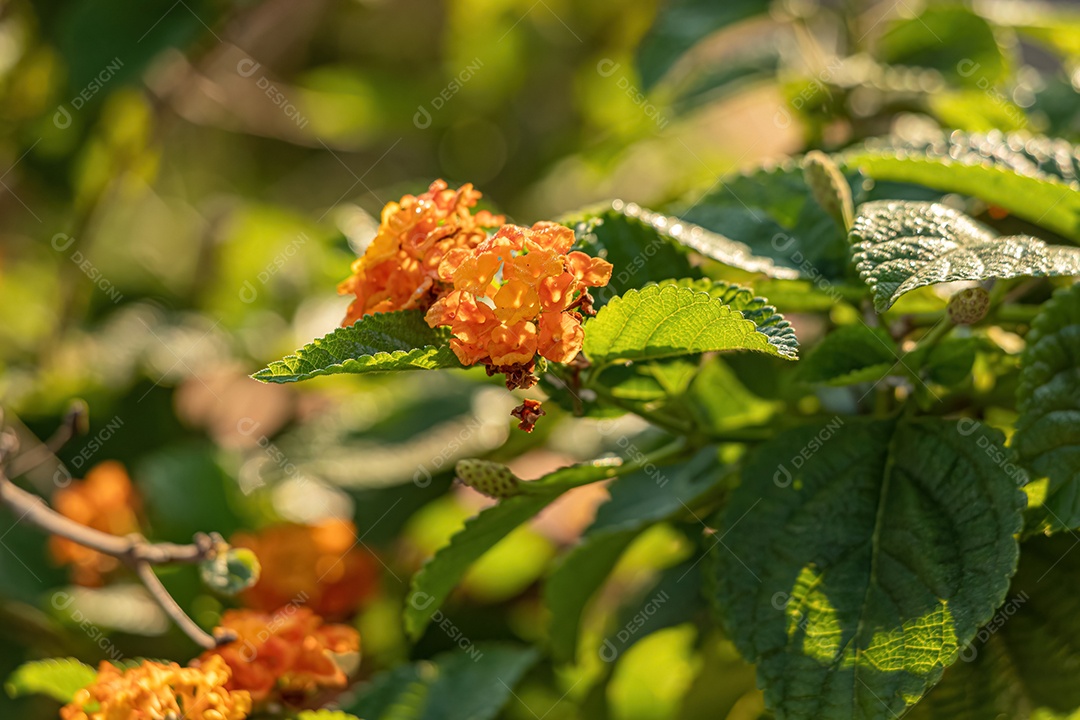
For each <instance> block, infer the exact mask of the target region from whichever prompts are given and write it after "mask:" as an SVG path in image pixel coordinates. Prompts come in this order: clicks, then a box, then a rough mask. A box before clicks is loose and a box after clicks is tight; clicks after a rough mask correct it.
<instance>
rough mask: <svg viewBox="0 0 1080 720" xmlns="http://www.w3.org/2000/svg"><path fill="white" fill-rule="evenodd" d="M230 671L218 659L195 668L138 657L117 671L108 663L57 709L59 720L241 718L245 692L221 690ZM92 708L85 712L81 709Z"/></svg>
mask: <svg viewBox="0 0 1080 720" xmlns="http://www.w3.org/2000/svg"><path fill="white" fill-rule="evenodd" d="M230 674H231V672H230V670H229V666H228V665H226V663H225V662H224V661H223V660H222V659H221V658H220V657H213V658H209V659H208V660H207V661H206V662H204V663H202V664H201V665H200V667H197V668H194V667H191V668H182V667H180V666H179V665H177V664H176V663H168V664H167V665H166V664H163V663H157V662H150V661H144V662H143V663H142V664H141V665H138V666H136V667H133V668H128V669H126V670H121V669H119V668H118V667H116V666H115V665H112V664H110V663H108V662H102V663H101V665H100V666H99V668H98V675H97V679H96V680H95V681H94V682H93V684H91V685H90V686H88V687H85V688H83V689H82V690H79V691H78V692H77V693H75V698H74V699H73V700H72V701H71V702H70V703H68V704H67V705H65V706H64V707H63V708H61V709H60V717H61V718H62V719H63V720H164V718H184V719H185V720H243V719H244V718H246V717H247V716H248V713H250V712H251V696H250V695H249V694H248V693H247V692H244V691H243V690H238V691H232V690H228V689H226V685H227V684H228V683H229V676H230ZM88 706H89V707H92V708H93V709H92V710H89V711H88V710H87V709H86V708H87V707H88Z"/></svg>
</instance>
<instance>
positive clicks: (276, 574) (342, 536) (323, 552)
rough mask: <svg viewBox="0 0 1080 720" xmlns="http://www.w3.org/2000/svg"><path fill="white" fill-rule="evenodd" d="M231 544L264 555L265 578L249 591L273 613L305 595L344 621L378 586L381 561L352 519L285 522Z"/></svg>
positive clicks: (251, 601) (259, 606)
mask: <svg viewBox="0 0 1080 720" xmlns="http://www.w3.org/2000/svg"><path fill="white" fill-rule="evenodd" d="M230 544H231V545H233V546H234V547H242V548H249V549H250V550H251V551H252V552H254V553H255V555H256V557H258V558H259V564H260V565H261V566H262V572H261V573H260V575H259V581H258V582H257V583H255V585H254V586H253V587H251V588H249V589H248V590H246V591H245V592H244V595H243V600H244V602H245V604H246V605H248V606H249V607H252V608H254V609H256V610H261V611H263V612H271V611H273V610H275V609H277V608H279V607H282V606H283V605H286V604H288V603H290V602H295V601H297V599H298V598H303V603H304V604H305V605H307V606H308V607H310V608H311V609H312V610H314V611H315V612H316V613H317V614H319V615H321V616H322V617H325V618H327V619H330V620H343V619H345V618H347V617H350V616H351V615H353V614H354V613H355V612H356V610H357V608H358V607H359V606H360V605H361V604H362V603H363V602H364V601H365V600H366V599H368V598H369V597H371V596H372V595H373V594H374V593H375V592H376V591H377V589H378V584H379V567H378V560H376V559H375V558H374V556H372V555H371V554H370V553H369V552H368V551H366V550H364V549H363V548H361V547H358V546H357V543H356V526H355V525H353V523H351V522H347V521H344V520H327V521H325V522H322V523H319V524H317V525H299V524H295V523H284V524H280V525H274V526H272V527H269V528H266V529H265V530H262V531H261V532H258V533H237V534H236V535H234V536H233V537H232V539H231V542H230Z"/></svg>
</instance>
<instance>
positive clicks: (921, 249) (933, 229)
mask: <svg viewBox="0 0 1080 720" xmlns="http://www.w3.org/2000/svg"><path fill="white" fill-rule="evenodd" d="M851 239H852V241H853V242H854V247H855V258H854V259H855V264H856V269H857V270H858V271H859V275H860V276H861V277H862V279H863V281H865V282H866V284H867V285H869V286H870V287H871V288H872V290H873V293H874V305H875V307H876V308H877V310H878V312H884V311H885V310H888V309H889V308H890V307H892V305H893V303H895V302H896V301H897V299H898V298H899V297H900V296H901V295H903V294H904V293H906V292H908V291H910V290H914V289H915V288H918V287H923V286H924V285H933V284H935V283H943V282H952V281H954V280H989V279H991V278H1014V277H1026V276H1037V277H1042V276H1057V275H1077V274H1080V248H1074V247H1065V246H1060V245H1048V244H1047V243H1045V242H1043V241H1042V240H1039V239H1038V238H1035V237H1031V236H1030V235H1012V236H1009V237H998V236H997V235H996V234H995V233H994V232H993V231H991V230H990V229H989V228H987V227H985V226H984V225H981V224H980V223H977V222H975V221H974V220H972V219H971V218H970V217H968V216H967V215H964V214H963V213H961V212H959V211H957V210H953V209H952V208H949V207H946V206H944V205H939V204H937V203H923V202H901V201H879V202H871V203H865V204H864V205H861V206H860V207H859V212H858V217H856V218H855V226H854V227H853V228H852V230H851Z"/></svg>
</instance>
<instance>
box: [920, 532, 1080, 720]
mask: <svg viewBox="0 0 1080 720" xmlns="http://www.w3.org/2000/svg"><path fill="white" fill-rule="evenodd" d="M1075 544H1076V540H1075V538H1073V537H1070V536H1067V535H1061V536H1058V537H1054V538H1034V539H1032V540H1029V541H1028V542H1025V543H1024V544H1023V545H1021V546H1020V566H1019V568H1018V569H1017V571H1016V576H1015V577H1013V581H1012V585H1011V586H1010V587H1009V593H1008V597H1007V599H1006V600H1005V604H1004V605H1002V606H1001V607H1000V608H998V610H997V612H996V613H994V617H993V619H992V620H991V621H990V622H989V623H987V624H986V625H985V626H984V627H983V628H981V629H980V630H979V633H978V635H977V636H976V638H975V640H974V641H972V642H971V643H970V644H968V645H965V646H964V647H962V648H961V649H960V662H957V663H956V664H955V665H953V666H952V667H950V668H949V669H948V670H946V671H945V677H944V678H943V679H942V680H941V682H940V683H939V684H938V685H937V687H935V688H934V689H933V690H931V691H930V694H929V695H927V696H926V699H924V700H923V701H922V702H921V703H919V704H918V705H917V706H916V707H915V709H914V710H913V711H912V713H911V714H910V715H908V716H907V717H909V718H911V720H984V719H985V718H1026V717H1040V718H1042V717H1046V718H1047V720H1049V716H1048V715H1044V714H1043V713H1054V714H1053V717H1059V716H1058V715H1057V713H1061V715H1062V716H1067V715H1071V713H1073V712H1075V711H1076V710H1078V709H1080V683H1077V682H1076V678H1077V675H1078V674H1080V583H1078V582H1077V578H1080V553H1076V552H1074V548H1075Z"/></svg>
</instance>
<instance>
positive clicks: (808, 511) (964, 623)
mask: <svg viewBox="0 0 1080 720" xmlns="http://www.w3.org/2000/svg"><path fill="white" fill-rule="evenodd" d="M976 429H977V430H978V431H979V432H978V434H977V435H976V434H974V432H973V431H972V428H971V426H967V425H964V424H962V423H961V424H957V423H954V422H947V421H944V420H941V419H938V418H917V419H890V420H858V419H849V420H842V419H840V418H836V419H835V420H833V421H832V422H830V423H828V424H819V425H810V426H806V427H800V428H797V429H794V430H790V431H788V432H785V433H783V434H782V435H780V436H779V437H777V438H776V439H775V440H773V441H771V442H769V443H767V444H765V445H764V446H762V447H761V448H759V449H758V451H757V452H755V453H754V454H753V456H752V457H751V459H750V460H749V461H748V462H747V465H746V468H745V471H744V473H743V477H742V484H741V485H740V486H739V487H738V488H737V489H736V490H735V491H734V492H733V493H732V495H731V499H730V503H729V505H728V506H727V507H726V508H725V509H724V510H723V511H722V512H721V514H720V516H719V517H718V518H717V524H716V527H717V528H718V537H719V538H720V541H719V542H717V543H716V544H715V546H714V550H713V555H714V558H715V578H714V581H715V586H716V593H715V597H716V602H717V607H718V609H719V611H720V613H721V615H722V618H723V620H724V623H725V626H726V627H727V629H728V631H729V633H730V635H731V637H732V639H733V640H734V641H735V643H736V645H737V646H738V647H739V649H740V651H741V652H742V653H743V654H744V655H745V656H746V658H747V659H748V660H749V661H751V662H755V663H757V665H758V674H759V683H760V685H761V686H762V687H763V689H764V692H765V698H766V701H767V703H768V704H769V706H770V707H772V708H773V710H774V711H775V712H776V713H777V715H778V716H780V717H785V718H789V719H795V718H800V719H801V718H807V719H811V718H814V719H816V718H845V719H853V720H869V719H871V718H872V719H874V720H878V719H880V720H892V718H894V717H896V716H899V715H902V714H903V712H904V711H905V710H906V709H907V708H908V707H909V706H910V705H912V704H914V703H915V702H916V701H917V700H918V699H919V698H920V697H921V696H922V695H923V694H924V693H926V691H927V690H928V689H929V688H930V687H932V686H933V685H934V683H936V682H937V681H938V679H939V678H940V677H941V674H942V671H943V669H944V668H945V667H947V666H948V665H950V664H952V663H953V662H954V661H955V660H956V657H957V652H958V650H959V648H961V647H963V646H964V645H965V644H966V643H969V642H971V640H972V639H973V638H974V637H975V634H976V631H977V630H978V629H979V626H981V625H982V624H983V623H985V622H987V621H988V620H989V619H990V618H991V617H992V615H993V613H994V610H995V609H996V608H997V607H998V606H999V605H1001V603H1002V601H1003V600H1004V599H1005V594H1006V591H1007V590H1008V585H1009V577H1010V576H1011V575H1012V574H1013V571H1014V570H1015V568H1016V560H1017V543H1016V539H1015V537H1014V535H1015V533H1016V532H1017V531H1018V530H1019V529H1020V524H1021V510H1022V508H1023V503H1024V496H1023V493H1021V492H1020V491H1019V490H1018V489H1017V487H1016V483H1015V482H1014V481H1013V478H1012V477H1010V474H1009V473H1008V472H1007V471H1006V469H1005V468H1004V467H1003V466H1002V465H1000V464H999V463H998V462H996V458H997V457H998V456H999V455H1000V454H1003V453H1004V450H1003V448H1002V447H1001V440H1002V437H1001V434H1000V433H998V432H996V431H992V430H989V429H986V428H979V427H976ZM965 433H966V434H965Z"/></svg>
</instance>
